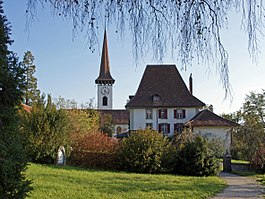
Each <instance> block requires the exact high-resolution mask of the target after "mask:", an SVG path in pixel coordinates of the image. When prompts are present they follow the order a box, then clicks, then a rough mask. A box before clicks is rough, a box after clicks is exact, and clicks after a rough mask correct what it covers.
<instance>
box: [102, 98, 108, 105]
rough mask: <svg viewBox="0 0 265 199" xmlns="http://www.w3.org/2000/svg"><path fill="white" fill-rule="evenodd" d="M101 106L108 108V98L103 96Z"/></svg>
mask: <svg viewBox="0 0 265 199" xmlns="http://www.w3.org/2000/svg"><path fill="white" fill-rule="evenodd" d="M102 105H103V106H108V98H107V97H106V96H104V97H103V98H102Z"/></svg>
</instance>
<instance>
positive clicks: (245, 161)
mask: <svg viewBox="0 0 265 199" xmlns="http://www.w3.org/2000/svg"><path fill="white" fill-rule="evenodd" d="M231 162H232V163H237V164H249V163H250V162H249V161H247V160H234V159H232V160H231Z"/></svg>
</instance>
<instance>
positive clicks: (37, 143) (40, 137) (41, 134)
mask: <svg viewBox="0 0 265 199" xmlns="http://www.w3.org/2000/svg"><path fill="white" fill-rule="evenodd" d="M21 119H22V122H21V134H22V137H23V138H24V139H23V140H24V145H25V148H26V149H27V153H28V155H29V156H30V158H31V161H32V162H36V163H42V164H53V163H54V162H55V160H56V157H57V152H58V149H59V147H60V146H64V147H65V148H66V151H69V150H67V149H68V148H69V137H68V136H69V128H68V127H69V125H68V119H67V115H66V112H65V111H64V110H57V109H56V106H55V105H54V104H53V103H52V100H51V96H50V95H48V98H47V101H46V100H45V96H44V95H43V96H42V97H40V98H39V99H38V100H37V102H36V104H34V105H33V106H32V109H31V112H30V113H27V112H24V113H21Z"/></svg>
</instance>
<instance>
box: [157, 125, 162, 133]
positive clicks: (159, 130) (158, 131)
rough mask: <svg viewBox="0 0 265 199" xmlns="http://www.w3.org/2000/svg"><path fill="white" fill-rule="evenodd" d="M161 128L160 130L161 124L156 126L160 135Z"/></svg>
mask: <svg viewBox="0 0 265 199" xmlns="http://www.w3.org/2000/svg"><path fill="white" fill-rule="evenodd" d="M161 131H162V128H161V124H158V132H159V133H161Z"/></svg>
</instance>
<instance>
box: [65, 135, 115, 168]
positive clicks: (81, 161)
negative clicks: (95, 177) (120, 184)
mask: <svg viewBox="0 0 265 199" xmlns="http://www.w3.org/2000/svg"><path fill="white" fill-rule="evenodd" d="M71 140H72V142H73V143H72V147H73V149H72V153H71V157H70V163H71V164H73V165H77V166H83V167H94V168H107V169H116V168H117V151H118V148H119V143H118V140H117V139H116V138H111V137H109V136H108V135H107V134H104V133H100V132H95V131H94V132H88V133H86V134H83V135H81V134H72V136H71Z"/></svg>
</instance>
